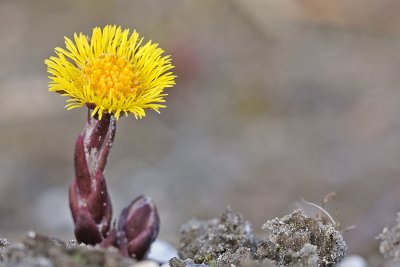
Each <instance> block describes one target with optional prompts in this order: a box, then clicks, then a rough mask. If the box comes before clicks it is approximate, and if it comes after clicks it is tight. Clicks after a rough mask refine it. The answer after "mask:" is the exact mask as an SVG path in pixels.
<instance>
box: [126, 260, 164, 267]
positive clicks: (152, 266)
mask: <svg viewBox="0 0 400 267" xmlns="http://www.w3.org/2000/svg"><path fill="white" fill-rule="evenodd" d="M132 267H159V265H158V263H156V262H154V261H149V260H144V261H140V262H137V263H134V264H133V265H132Z"/></svg>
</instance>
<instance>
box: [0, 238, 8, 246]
mask: <svg viewBox="0 0 400 267" xmlns="http://www.w3.org/2000/svg"><path fill="white" fill-rule="evenodd" d="M9 245H10V241H8V239H6V238H0V247H8V246H9Z"/></svg>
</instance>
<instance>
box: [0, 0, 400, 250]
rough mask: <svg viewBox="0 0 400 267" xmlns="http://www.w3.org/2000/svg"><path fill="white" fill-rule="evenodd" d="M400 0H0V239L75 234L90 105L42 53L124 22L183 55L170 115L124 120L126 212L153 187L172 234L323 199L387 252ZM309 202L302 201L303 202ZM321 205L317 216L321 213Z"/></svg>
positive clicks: (395, 177) (352, 246)
mask: <svg viewBox="0 0 400 267" xmlns="http://www.w3.org/2000/svg"><path fill="white" fill-rule="evenodd" d="M399 12H400V2H399V1H396V0H382V1H372V2H371V1H368V0H358V1H346V0H337V1H319V0H295V1H289V0H232V1H213V0H202V1H194V0H186V1H172V0H159V1H131V0H117V1H107V0H87V1H78V0H68V1H67V0H63V1H44V0H35V1H28V0H26V1H22V0H1V1H0V36H1V39H0V235H1V236H3V237H8V238H11V239H19V238H20V237H21V236H22V235H23V234H24V233H25V232H26V231H27V230H35V231H39V232H43V233H46V234H48V235H52V236H59V237H62V238H65V239H72V238H73V228H72V220H71V218H70V213H69V209H68V195H67V188H68V184H69V182H70V181H71V179H72V178H73V166H72V157H73V149H74V142H75V138H76V137H77V135H78V134H79V133H80V132H81V131H82V129H83V125H84V122H85V117H86V110H85V109H76V110H73V111H69V112H67V111H66V110H65V109H64V108H63V106H64V104H65V100H66V99H65V98H63V97H61V96H59V95H57V94H54V93H48V92H47V81H48V79H47V75H48V74H47V73H46V68H45V65H44V64H43V61H44V59H45V58H48V57H49V56H51V55H53V49H54V47H56V46H63V45H64V44H63V37H64V35H65V36H72V35H73V33H74V32H83V33H85V34H90V33H91V30H92V28H93V27H94V26H104V25H106V24H117V25H121V26H123V27H125V28H131V29H134V28H135V29H137V30H138V32H139V33H140V34H141V35H142V36H144V37H145V38H146V40H150V39H152V40H153V41H155V42H158V43H160V46H161V47H162V48H164V49H165V50H166V52H167V53H168V54H172V58H173V63H174V65H175V66H176V68H175V72H176V74H177V75H178V76H179V77H178V78H177V85H176V86H175V87H174V88H173V89H170V90H168V93H169V96H168V98H167V104H168V108H167V109H164V110H162V114H161V115H158V114H156V113H154V112H148V115H147V117H146V118H145V119H143V120H135V119H134V118H133V117H132V116H131V117H129V118H123V119H121V120H120V121H119V123H118V129H117V136H116V141H115V143H114V147H113V149H112V151H111V154H110V158H109V162H108V166H107V173H106V178H107V181H108V186H109V189H110V194H111V197H112V201H113V205H114V210H115V215H116V216H117V215H118V214H119V212H120V210H121V209H122V208H123V207H124V206H125V205H127V204H128V203H129V202H130V201H131V200H132V199H133V198H134V197H136V196H137V195H139V194H141V193H145V194H147V195H150V196H151V197H152V198H153V199H154V200H155V201H156V203H157V204H158V208H159V212H160V216H161V220H162V225H161V232H160V237H161V238H162V239H165V240H168V241H170V242H172V243H174V244H177V242H178V233H179V227H180V225H181V224H182V223H184V222H186V221H187V220H189V219H190V218H192V217H198V218H204V219H205V218H210V217H214V216H217V215H218V214H219V213H220V212H222V211H223V210H224V209H225V207H226V206H227V205H230V206H231V207H232V208H233V209H234V210H236V211H239V212H241V213H242V214H243V215H244V216H245V217H246V218H247V219H249V220H250V221H251V222H252V223H253V227H254V230H255V232H256V233H259V234H260V233H261V228H260V227H261V225H262V223H263V222H265V221H266V219H268V218H274V217H281V216H283V215H285V214H287V213H289V212H291V211H292V210H293V209H295V208H297V205H296V203H300V204H301V201H300V199H301V198H302V197H303V198H304V199H305V200H307V201H310V202H314V203H320V202H321V200H322V199H323V197H324V196H325V195H326V194H327V193H329V192H331V191H335V192H337V198H336V200H334V201H332V202H330V203H328V205H327V207H326V208H327V210H329V211H330V212H331V214H332V215H333V216H334V217H335V218H336V219H337V220H338V221H339V222H340V223H341V225H342V227H346V226H349V225H353V224H355V225H357V228H356V229H355V230H352V231H350V232H348V233H346V234H345V239H346V241H347V242H348V245H349V253H359V254H361V255H371V254H374V253H377V251H378V248H377V245H378V243H377V241H376V240H375V236H377V235H378V233H379V232H380V231H381V229H382V227H383V226H385V225H388V226H390V225H393V224H394V223H395V218H396V212H397V211H400V183H399V178H400V164H399V161H400V116H399V114H400V90H399V84H400V75H399V69H400V52H399V50H400V27H399V26H400V16H398V14H399ZM302 205H303V206H304V204H302ZM308 210H309V211H310V213H311V214H312V213H313V212H315V210H313V209H308Z"/></svg>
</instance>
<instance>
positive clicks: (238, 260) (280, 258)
mask: <svg viewBox="0 0 400 267" xmlns="http://www.w3.org/2000/svg"><path fill="white" fill-rule="evenodd" d="M262 228H263V230H264V231H266V233H267V238H266V239H264V240H261V239H257V238H255V237H254V235H253V233H252V228H251V225H250V223H249V222H248V221H246V220H245V219H244V218H243V217H242V216H241V215H240V214H238V213H235V212H233V211H232V210H230V209H228V210H226V211H225V212H224V213H222V214H221V216H220V217H219V218H218V219H211V220H208V221H200V220H197V219H194V220H191V221H189V222H188V223H187V224H185V225H184V226H183V227H182V230H181V239H180V248H179V256H180V257H181V258H182V259H185V260H184V261H180V260H178V259H173V260H171V261H170V265H171V266H172V267H181V266H184V264H192V263H195V264H208V265H211V266H334V265H336V264H337V263H339V262H340V261H342V260H343V259H344V257H345V253H346V249H347V246H346V243H345V242H344V240H343V236H342V234H341V233H340V231H339V230H338V229H336V227H335V226H334V225H332V224H329V223H326V222H324V221H323V220H322V219H321V218H316V217H308V216H307V215H305V214H303V213H302V212H301V210H295V211H294V212H293V213H291V214H289V215H286V216H284V217H283V218H281V219H278V218H276V219H273V220H269V221H267V222H266V223H265V224H264V225H263V227H262Z"/></svg>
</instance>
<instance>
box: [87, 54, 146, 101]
mask: <svg viewBox="0 0 400 267" xmlns="http://www.w3.org/2000/svg"><path fill="white" fill-rule="evenodd" d="M83 79H84V80H85V81H87V82H88V83H89V85H90V88H91V89H92V90H94V93H95V95H97V96H100V97H107V96H109V97H110V98H117V99H120V98H121V97H122V96H124V97H128V96H130V95H137V94H139V93H140V92H141V90H142V86H141V85H140V80H139V72H138V71H137V70H136V69H135V67H134V65H132V64H131V63H129V62H128V61H127V60H126V59H124V58H121V57H118V56H115V55H102V56H101V57H99V58H97V59H95V60H94V61H93V62H88V63H86V66H85V67H84V68H83Z"/></svg>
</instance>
